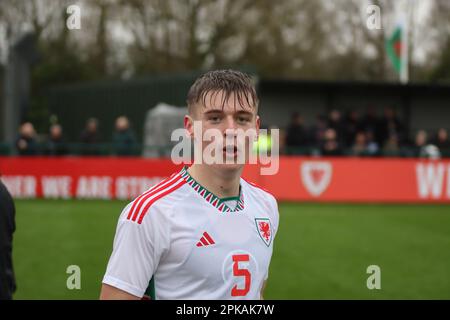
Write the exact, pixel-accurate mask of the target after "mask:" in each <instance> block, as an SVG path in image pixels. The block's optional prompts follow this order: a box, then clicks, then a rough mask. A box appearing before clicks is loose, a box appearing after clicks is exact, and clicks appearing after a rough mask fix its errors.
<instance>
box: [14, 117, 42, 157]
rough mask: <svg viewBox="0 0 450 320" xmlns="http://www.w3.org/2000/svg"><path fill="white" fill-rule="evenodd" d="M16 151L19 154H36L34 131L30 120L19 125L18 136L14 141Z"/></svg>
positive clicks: (36, 145)
mask: <svg viewBox="0 0 450 320" xmlns="http://www.w3.org/2000/svg"><path fill="white" fill-rule="evenodd" d="M16 148H17V152H18V154H19V155H21V156H32V155H36V154H38V144H37V141H36V131H35V130H34V126H33V124H32V123H31V122H25V123H23V124H22V125H21V126H20V129H19V137H18V138H17V141H16Z"/></svg>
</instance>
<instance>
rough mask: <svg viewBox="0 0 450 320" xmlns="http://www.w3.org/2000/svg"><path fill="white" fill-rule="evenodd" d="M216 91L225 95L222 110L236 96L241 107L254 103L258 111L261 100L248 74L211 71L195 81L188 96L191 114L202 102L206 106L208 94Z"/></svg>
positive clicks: (231, 71)
mask: <svg viewBox="0 0 450 320" xmlns="http://www.w3.org/2000/svg"><path fill="white" fill-rule="evenodd" d="M215 91H223V92H224V93H225V94H224V98H223V100H222V108H223V107H224V105H225V103H226V101H227V100H228V99H229V98H230V95H231V94H235V95H236V98H237V101H238V103H239V104H240V105H241V106H242V105H244V101H246V102H247V104H248V105H252V102H253V104H254V106H255V109H256V110H258V104H259V100H258V96H257V94H256V88H255V84H254V82H253V79H252V78H251V77H250V76H249V75H248V74H246V73H243V72H240V71H236V70H230V69H229V70H214V71H209V72H206V73H204V74H203V75H201V76H200V77H198V78H197V80H195V82H194V84H193V85H192V86H191V88H190V89H189V92H188V95H187V105H188V112H189V114H192V111H193V109H192V108H193V106H194V105H195V104H196V103H198V102H200V101H201V102H202V103H203V105H206V104H205V99H206V95H207V94H208V92H215Z"/></svg>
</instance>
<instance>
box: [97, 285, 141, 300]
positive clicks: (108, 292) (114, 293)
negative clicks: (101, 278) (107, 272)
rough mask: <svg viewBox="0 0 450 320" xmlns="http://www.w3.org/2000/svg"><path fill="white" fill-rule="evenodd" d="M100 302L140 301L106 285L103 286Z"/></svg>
mask: <svg viewBox="0 0 450 320" xmlns="http://www.w3.org/2000/svg"><path fill="white" fill-rule="evenodd" d="M100 300H140V298H139V297H136V296H134V295H132V294H130V293H128V292H125V291H123V290H120V289H118V288H115V287H113V286H110V285H108V284H103V285H102V291H101V292H100Z"/></svg>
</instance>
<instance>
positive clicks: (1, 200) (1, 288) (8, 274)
mask: <svg viewBox="0 0 450 320" xmlns="http://www.w3.org/2000/svg"><path fill="white" fill-rule="evenodd" d="M15 229H16V224H15V207H14V202H13V199H12V197H11V195H10V194H9V192H8V190H7V189H6V187H5V185H4V184H3V183H2V181H1V180H0V248H1V250H0V300H11V299H12V295H13V293H14V292H15V291H16V280H15V277H14V270H13V264H12V240H13V233H14V231H15Z"/></svg>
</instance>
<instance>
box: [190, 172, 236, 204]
mask: <svg viewBox="0 0 450 320" xmlns="http://www.w3.org/2000/svg"><path fill="white" fill-rule="evenodd" d="M242 169H243V168H240V169H238V170H232V171H229V170H226V171H224V170H221V169H218V168H215V167H212V166H209V165H204V164H193V165H192V166H190V167H189V169H188V172H189V174H190V175H191V177H192V178H194V179H195V180H196V181H197V182H198V183H200V184H201V185H202V186H203V187H205V188H206V189H207V190H209V191H210V192H212V193H213V194H215V195H216V196H218V197H219V198H228V197H237V196H239V182H240V178H241V173H242Z"/></svg>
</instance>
